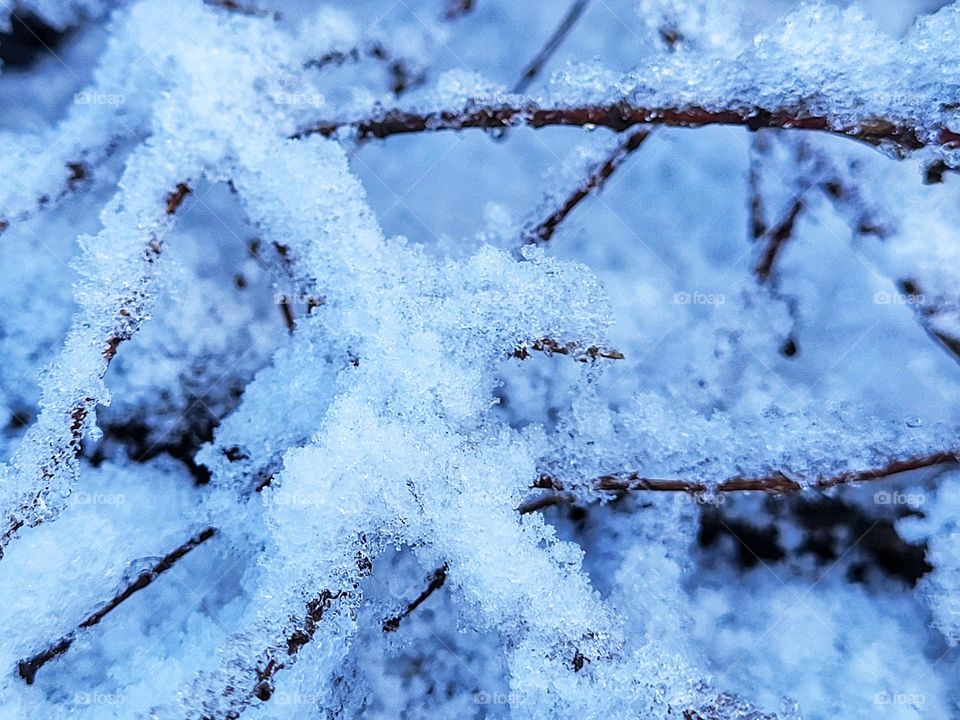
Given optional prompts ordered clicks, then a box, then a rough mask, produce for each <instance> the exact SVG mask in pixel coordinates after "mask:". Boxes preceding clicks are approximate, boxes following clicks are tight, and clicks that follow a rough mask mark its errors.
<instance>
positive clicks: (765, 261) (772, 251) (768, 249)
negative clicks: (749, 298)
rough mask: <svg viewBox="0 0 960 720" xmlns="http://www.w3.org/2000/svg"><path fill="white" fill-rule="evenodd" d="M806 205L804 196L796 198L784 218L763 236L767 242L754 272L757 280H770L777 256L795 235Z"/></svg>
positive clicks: (764, 281)
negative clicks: (798, 219)
mask: <svg viewBox="0 0 960 720" xmlns="http://www.w3.org/2000/svg"><path fill="white" fill-rule="evenodd" d="M804 207H805V205H804V203H803V198H802V197H799V198H797V199H796V200H794V202H793V204H792V205H791V206H790V209H789V210H788V211H787V213H786V215H784V217H783V219H781V220H780V222H779V223H777V224H776V226H774V227H772V228H770V230H769V231H767V232H766V233H765V234H764V236H763V237H764V239H765V240H766V244H765V245H764V248H763V253H762V254H761V256H760V261H759V262H758V263H757V266H756V267H755V268H754V273H755V274H756V276H757V280H759V281H760V282H761V283H766V282H769V281H770V278H771V276H772V275H773V269H774V265H775V264H776V262H777V258H778V257H779V255H780V251H781V250H783V248H784V246H785V245H786V244H787V242H789V240H790V238H791V237H792V236H793V229H794V226H795V225H796V222H797V218H798V217H799V216H800V212H801V211H802V210H803V209H804Z"/></svg>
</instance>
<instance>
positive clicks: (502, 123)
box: [294, 102, 960, 152]
mask: <svg viewBox="0 0 960 720" xmlns="http://www.w3.org/2000/svg"><path fill="white" fill-rule="evenodd" d="M521 125H525V126H527V127H532V128H542V127H550V126H578V127H583V126H592V127H605V128H609V129H611V130H614V131H617V132H622V131H624V130H627V129H629V128H631V127H633V126H634V125H665V126H671V127H701V126H705V125H739V126H743V127H747V128H749V129H751V130H760V129H762V128H778V129H783V130H786V129H790V130H818V131H821V132H826V133H830V134H833V135H838V136H841V137H847V138H851V139H854V140H859V141H861V142H864V143H867V144H869V145H874V146H879V145H889V146H891V147H894V148H897V149H899V150H901V151H904V152H907V151H911V150H919V149H920V148H924V147H944V148H951V149H952V148H956V147H960V133H958V132H954V131H952V130H949V129H948V128H945V127H939V128H936V129H934V130H933V131H931V132H930V133H925V132H922V131H921V130H920V129H918V128H914V127H911V126H909V125H906V124H903V123H897V122H892V121H889V120H884V119H882V118H870V119H864V120H862V121H860V122H858V123H856V124H852V125H845V126H834V125H833V123H832V122H831V120H830V118H828V117H825V116H821V115H807V114H804V113H803V112H801V111H798V110H796V109H786V108H774V109H772V110H771V109H766V108H761V107H744V108H736V109H735V108H731V109H720V110H711V109H708V108H704V107H700V106H697V105H690V106H685V107H661V108H658V107H642V106H637V105H631V104H628V103H625V102H621V103H615V104H611V105H591V106H583V107H558V106H557V107H549V106H540V105H538V104H536V103H533V102H521V103H518V104H509V103H500V104H493V105H476V104H467V105H466V106H465V107H464V108H461V109H455V110H438V111H434V112H426V113H418V112H414V111H409V110H400V109H395V110H388V111H386V112H384V113H381V114H379V115H377V116H375V117H370V118H364V119H361V120H355V121H342V122H320V123H316V124H314V125H311V126H308V127H305V128H303V129H302V130H300V131H299V132H298V133H296V134H295V135H294V137H304V136H307V135H323V136H326V137H329V136H331V135H334V134H336V133H337V132H339V131H340V130H341V129H347V130H350V131H352V132H353V133H354V134H355V135H356V137H357V138H358V139H361V140H362V139H366V138H371V137H373V138H385V137H389V136H391V135H402V134H408V133H418V132H436V131H439V130H465V129H468V128H482V129H485V130H503V129H506V128H510V127H515V126H521Z"/></svg>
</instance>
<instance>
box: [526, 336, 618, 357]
mask: <svg viewBox="0 0 960 720" xmlns="http://www.w3.org/2000/svg"><path fill="white" fill-rule="evenodd" d="M531 352H542V353H543V354H544V355H547V356H548V357H549V356H551V355H572V356H573V357H574V358H575V359H576V360H577V361H579V362H594V361H596V360H598V359H599V358H604V359H605V360H623V353H621V352H619V351H617V350H611V349H610V348H603V347H598V346H597V345H590V346H589V347H585V348H584V347H582V346H581V345H580V344H579V343H577V342H569V343H565V344H562V343H559V342H557V341H556V340H554V339H552V338H543V339H541V340H535V341H534V342H533V343H531V344H529V345H521V346H520V347H518V348H516V349H515V350H514V351H513V352H512V353H511V355H512V356H513V357H515V358H518V359H520V360H526V359H527V358H528V357H530V353H531Z"/></svg>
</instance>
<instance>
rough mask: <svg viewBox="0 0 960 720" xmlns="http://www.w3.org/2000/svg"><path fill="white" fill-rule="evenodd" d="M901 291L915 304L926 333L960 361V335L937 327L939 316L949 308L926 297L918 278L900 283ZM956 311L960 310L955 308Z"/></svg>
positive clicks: (916, 312) (918, 317) (907, 279)
mask: <svg viewBox="0 0 960 720" xmlns="http://www.w3.org/2000/svg"><path fill="white" fill-rule="evenodd" d="M898 286H899V288H900V291H901V292H902V293H903V294H904V295H907V296H908V298H909V299H910V301H911V302H910V304H911V305H912V306H913V309H914V311H915V314H916V317H917V320H918V321H919V322H920V325H921V326H922V327H923V329H924V330H925V331H926V333H927V334H928V335H929V336H930V337H931V338H933V339H934V340H936V341H937V344H938V345H939V346H940V347H942V348H943V349H944V350H946V351H947V353H949V355H950V357H952V358H953V359H954V360H956V361H957V362H960V337H957V336H955V335H953V334H950V333H947V332H944V331H943V330H941V329H939V328H938V327H937V318H938V317H939V316H941V315H943V314H945V313H946V312H947V310H946V309H945V308H943V307H941V306H940V305H938V304H937V303H935V302H932V301H930V300H928V299H927V298H926V296H925V295H924V293H923V290H921V288H920V286H919V285H918V284H917V281H916V280H913V279H910V278H906V279H903V280H901V281H900V282H899V283H898ZM954 312H960V311H957V310H954Z"/></svg>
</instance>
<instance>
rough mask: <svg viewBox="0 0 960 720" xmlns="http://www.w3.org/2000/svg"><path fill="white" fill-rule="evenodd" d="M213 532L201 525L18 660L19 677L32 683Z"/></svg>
mask: <svg viewBox="0 0 960 720" xmlns="http://www.w3.org/2000/svg"><path fill="white" fill-rule="evenodd" d="M216 534H217V531H216V529H215V528H212V527H207V528H204V529H203V530H201V531H200V532H198V533H197V534H195V535H194V536H193V537H191V538H190V539H189V540H187V541H186V542H183V543H181V544H180V545H178V546H177V547H175V548H174V549H173V550H171V551H170V552H168V553H167V554H166V555H164V556H163V557H162V558H160V560H158V561H157V562H156V563H155V564H154V565H153V566H152V567H150V568H149V569H148V570H143V571H142V572H140V573H139V574H138V575H137V576H136V577H135V578H134V579H133V580H132V581H131V582H129V583H128V584H127V585H125V586H124V587H123V588H122V589H121V590H120V591H119V592H118V593H117V594H116V595H114V596H113V597H112V598H110V599H109V600H108V601H107V602H105V603H104V604H103V605H101V606H100V607H98V608H97V609H96V610H94V611H93V612H92V613H90V614H89V615H88V616H87V617H86V618H84V620H83V621H82V622H81V623H80V624H79V625H78V626H77V628H76V629H75V630H72V631H71V632H69V633H67V634H66V635H64V636H63V637H61V638H60V639H59V640H56V641H54V642H52V643H50V644H49V645H47V647H46V648H44V649H43V650H40V651H39V652H36V653H34V654H33V655H31V656H30V657H27V658H24V659H23V660H21V661H20V662H18V663H17V672H18V673H19V674H20V677H21V678H23V679H24V680H25V681H26V682H27V684H28V685H32V684H33V681H34V679H35V678H36V676H37V672H38V671H39V670H40V668H42V667H43V666H44V665H46V664H47V663H48V662H50V661H51V660H54V659H55V658H58V657H60V656H61V655H63V653H65V652H66V651H67V650H69V649H70V646H71V645H73V642H74V640H76V639H77V637H78V636H79V635H80V633H82V632H83V631H84V630H89V629H90V628H92V627H93V626H94V625H97V624H99V623H100V621H101V620H103V618H104V617H106V616H107V614H109V613H110V612H112V611H114V610H116V609H117V607H118V606H119V605H120V604H121V603H122V602H124V601H125V600H127V599H129V598H130V597H131V596H132V595H134V594H135V593H137V592H139V591H141V590H143V589H144V588H146V587H149V586H150V584H151V583H153V581H154V580H156V579H157V578H158V577H160V576H161V575H162V574H163V573H165V572H167V571H168V570H170V569H171V568H172V567H173V566H174V565H176V564H177V562H178V561H179V560H181V559H183V558H184V557H185V556H186V555H187V554H188V553H190V551H191V550H193V549H194V548H195V547H197V546H198V545H202V544H203V543H205V542H206V541H207V540H210V539H211V538H213V536H214V535H216Z"/></svg>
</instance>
